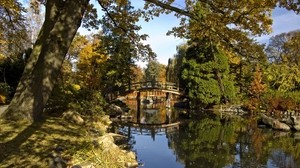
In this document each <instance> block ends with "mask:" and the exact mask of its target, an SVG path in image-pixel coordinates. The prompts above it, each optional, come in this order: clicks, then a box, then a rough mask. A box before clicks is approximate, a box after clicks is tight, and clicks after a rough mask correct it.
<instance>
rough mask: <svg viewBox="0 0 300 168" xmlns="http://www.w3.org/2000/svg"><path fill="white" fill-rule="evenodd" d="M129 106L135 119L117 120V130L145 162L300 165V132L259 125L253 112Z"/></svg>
mask: <svg viewBox="0 0 300 168" xmlns="http://www.w3.org/2000/svg"><path fill="white" fill-rule="evenodd" d="M128 105H129V106H130V108H131V111H130V114H131V115H132V118H130V119H129V120H126V121H122V122H117V123H115V124H116V125H117V127H115V130H118V131H119V133H121V134H123V135H125V136H126V137H127V138H126V140H125V143H126V146H127V149H129V150H132V151H134V152H135V153H136V155H137V159H138V161H139V162H140V166H139V167H145V168H181V167H186V168H201V167H203V168H204V167H205V168H207V167H214V168H215V167H216V168H231V167H255V168H257V167H267V168H273V167H274V168H285V167H286V168H298V167H300V134H298V133H293V132H278V131H273V130H271V129H267V128H258V126H257V121H256V119H254V118H249V117H248V118H241V117H226V116H224V115H222V116H221V115H216V114H214V113H213V112H199V113H198V114H197V115H193V116H190V115H191V114H188V113H186V112H185V111H183V112H182V111H180V110H177V109H170V108H166V106H165V105H164V104H148V105H138V106H137V105H136V103H134V102H131V103H128ZM123 143H124V142H123Z"/></svg>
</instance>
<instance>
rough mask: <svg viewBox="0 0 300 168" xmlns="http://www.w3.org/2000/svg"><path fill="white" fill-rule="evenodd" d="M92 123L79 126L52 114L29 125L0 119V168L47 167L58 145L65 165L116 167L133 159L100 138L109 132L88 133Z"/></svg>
mask: <svg viewBox="0 0 300 168" xmlns="http://www.w3.org/2000/svg"><path fill="white" fill-rule="evenodd" d="M92 123H94V122H91V123H90V124H85V125H84V126H79V125H75V124H73V123H70V122H69V121H66V120H64V119H63V118H61V117H53V116H47V117H45V119H44V120H42V121H39V122H35V123H33V124H28V123H26V122H22V121H21V122H18V123H16V122H11V121H5V120H0V167H1V168H2V167H3V168H4V167H26V168H27V167H33V168H34V167H37V168H38V167H48V166H49V164H48V163H49V161H50V160H51V157H50V156H51V154H53V153H54V151H55V149H57V147H60V148H62V154H61V156H62V158H65V160H66V161H68V162H67V164H68V165H76V164H81V165H82V164H92V165H94V166H95V167H101V168H102V167H107V168H114V167H116V168H117V167H125V165H126V164H127V163H128V162H133V161H134V158H133V157H131V158H130V157H128V156H129V154H128V152H126V151H124V150H121V149H120V148H118V147H117V146H114V144H110V143H113V140H112V139H110V140H103V139H107V137H111V136H110V134H104V135H97V136H95V135H93V134H91V132H90V131H89V129H90V128H91V127H92V126H93V125H95V124H92ZM96 125H97V127H98V128H99V127H105V126H104V125H103V124H99V122H97V124H96ZM99 125H100V126H99ZM102 129H103V130H105V128H102ZM100 132H101V131H100ZM108 139H109V138H108ZM95 141H96V142H97V143H98V144H99V145H98V146H95V144H94V142H95ZM107 144H108V145H107Z"/></svg>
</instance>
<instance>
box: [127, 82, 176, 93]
mask: <svg viewBox="0 0 300 168" xmlns="http://www.w3.org/2000/svg"><path fill="white" fill-rule="evenodd" d="M125 89H126V91H132V90H142V89H163V90H171V91H178V92H179V91H180V89H179V87H178V86H177V84H176V83H171V82H159V81H147V82H136V83H130V84H128V85H126V86H125Z"/></svg>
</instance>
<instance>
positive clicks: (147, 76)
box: [144, 60, 166, 82]
mask: <svg viewBox="0 0 300 168" xmlns="http://www.w3.org/2000/svg"><path fill="white" fill-rule="evenodd" d="M165 69H166V68H165V66H164V65H163V64H160V63H159V62H158V61H157V60H151V61H149V62H148V64H147V67H146V68H145V70H144V81H152V82H154V81H162V82H164V81H166V76H165V75H166V74H165Z"/></svg>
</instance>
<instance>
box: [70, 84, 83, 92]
mask: <svg viewBox="0 0 300 168" xmlns="http://www.w3.org/2000/svg"><path fill="white" fill-rule="evenodd" d="M72 88H73V89H74V90H76V91H78V90H80V88H81V87H80V85H77V84H72Z"/></svg>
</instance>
